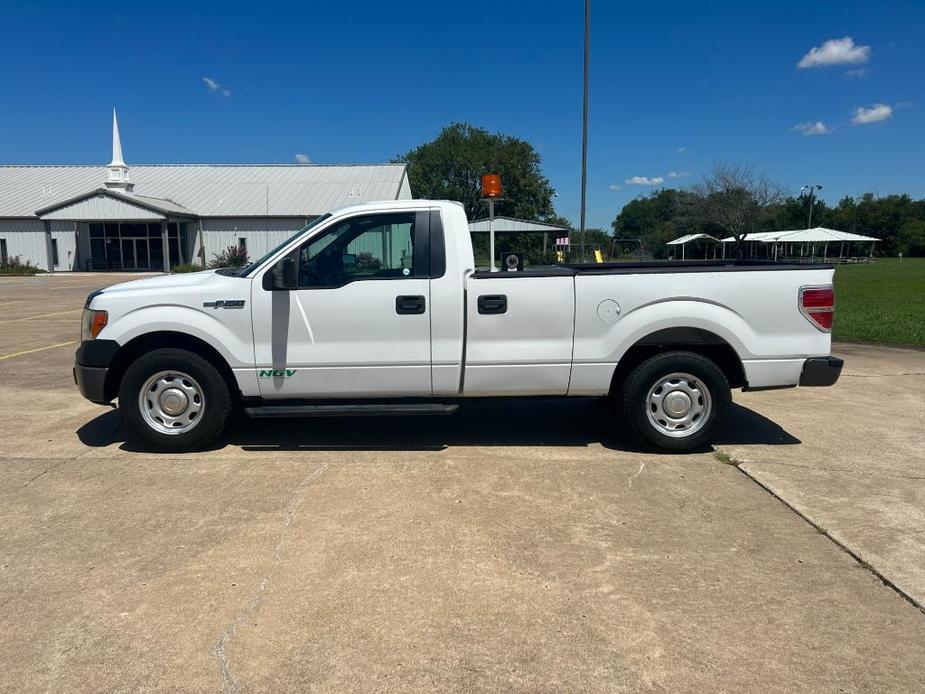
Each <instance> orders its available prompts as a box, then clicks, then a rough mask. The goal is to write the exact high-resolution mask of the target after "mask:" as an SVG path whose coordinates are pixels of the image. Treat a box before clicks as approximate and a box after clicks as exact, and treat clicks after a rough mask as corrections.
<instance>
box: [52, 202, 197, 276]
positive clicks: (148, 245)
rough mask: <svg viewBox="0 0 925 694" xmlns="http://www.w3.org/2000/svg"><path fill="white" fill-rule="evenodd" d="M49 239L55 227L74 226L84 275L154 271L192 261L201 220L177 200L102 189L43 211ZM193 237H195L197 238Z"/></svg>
mask: <svg viewBox="0 0 925 694" xmlns="http://www.w3.org/2000/svg"><path fill="white" fill-rule="evenodd" d="M36 215H37V216H38V217H39V219H40V220H42V221H43V222H44V223H45V229H46V236H49V235H50V228H51V224H52V222H61V221H65V222H73V223H74V231H75V235H76V252H77V258H76V262H75V263H74V267H75V268H76V269H79V270H88V271H90V270H101V271H112V270H131V271H142V270H153V271H162V272H169V271H170V268H171V267H174V266H175V265H180V264H183V263H188V262H190V260H191V258H192V249H193V247H194V245H195V241H196V232H197V230H198V229H197V226H196V224H195V222H196V216H195V215H194V214H192V213H191V212H189V211H188V210H185V209H184V208H183V207H181V206H180V205H177V204H176V203H174V202H173V201H171V200H165V199H161V198H150V197H146V196H141V195H135V194H133V193H128V192H116V191H113V190H111V189H98V190H95V191H92V192H91V193H89V194H86V195H82V196H80V197H77V198H72V199H70V200H65V201H64V202H61V203H58V204H56V205H55V206H53V207H47V208H44V209H42V210H37V211H36ZM191 237H192V238H191Z"/></svg>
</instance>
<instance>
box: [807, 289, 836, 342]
mask: <svg viewBox="0 0 925 694" xmlns="http://www.w3.org/2000/svg"><path fill="white" fill-rule="evenodd" d="M800 313H802V314H803V315H804V316H806V317H807V318H808V319H809V321H810V322H811V323H812V324H813V325H815V326H816V327H817V328H819V329H820V330H823V331H825V332H831V330H832V318H833V317H834V316H835V291H834V290H833V289H832V288H831V287H802V288H801V289H800Z"/></svg>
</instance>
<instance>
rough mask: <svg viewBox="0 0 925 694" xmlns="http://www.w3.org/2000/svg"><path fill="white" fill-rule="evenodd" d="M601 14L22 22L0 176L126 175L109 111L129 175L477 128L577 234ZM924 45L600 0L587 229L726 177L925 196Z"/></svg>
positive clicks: (0, 48) (891, 29)
mask: <svg viewBox="0 0 925 694" xmlns="http://www.w3.org/2000/svg"><path fill="white" fill-rule="evenodd" d="M582 13H583V2H582V0H568V2H566V1H564V0H563V1H562V2H554V1H551V0H549V1H546V2H539V1H537V2H527V1H522V0H508V1H507V2H498V1H497V0H495V1H494V2H482V0H470V1H469V2H466V3H461V2H460V3H453V2H436V1H434V0H431V1H429V2H401V0H395V1H393V2H389V3H385V2H368V1H367V0H351V1H350V2H300V3H298V4H292V5H286V4H275V3H271V2H261V3H253V2H250V3H235V2H223V3H210V4H205V3H192V2H187V3H172V2H159V3H156V4H154V3H119V2H105V3H103V2H96V3H92V4H91V3H57V2H53V1H49V0H46V1H44V2H41V3H17V4H15V5H11V4H8V3H4V5H3V6H2V7H0V65H2V67H0V162H3V163H97V164H100V163H102V164H105V163H107V162H108V156H109V110H110V108H111V107H112V106H116V107H117V108H118V110H119V118H120V123H121V126H122V138H123V146H124V150H125V156H126V161H127V162H128V163H129V164H132V163H135V164H140V163H151V162H158V163H160V162H291V161H293V160H294V157H295V156H296V155H297V154H304V155H306V156H308V157H309V158H310V159H311V161H314V162H319V163H350V162H382V161H387V160H389V159H391V158H392V157H393V156H395V155H397V154H399V153H401V152H404V151H406V150H408V149H409V148H411V147H413V146H415V145H417V144H419V143H421V142H423V141H425V140H428V139H430V138H432V137H433V136H434V135H436V134H437V132H438V131H439V130H440V128H441V127H442V126H444V125H445V124H447V123H449V122H451V121H456V120H458V121H467V122H470V123H473V124H476V125H480V126H483V127H486V128H488V129H490V130H493V131H501V132H504V133H508V134H512V135H516V136H518V137H522V138H525V139H527V140H529V141H530V142H532V143H533V144H534V145H535V146H536V147H537V149H538V150H539V151H540V153H541V155H542V157H543V168H544V171H545V173H546V175H547V176H548V177H549V179H550V181H551V182H552V184H553V186H554V187H555V188H556V190H557V191H558V193H559V197H558V198H557V199H556V205H557V208H558V210H559V212H560V213H561V214H564V215H565V216H567V217H570V218H572V219H573V220H577V216H578V199H579V182H580V171H579V161H580V125H581V59H582V26H583V25H582V22H583V14H582ZM922 27H925V3H922V2H918V3H915V2H865V3H860V2H844V1H842V2H824V1H817V2H805V1H804V2H775V3H741V2H734V3H733V2H729V3H725V2H702V3H700V2H690V1H688V2H667V1H666V2H661V3H623V2H613V1H611V2H604V1H603V0H593V2H592V37H591V41H592V49H591V58H592V65H591V117H590V139H589V186H588V205H589V224H591V225H598V226H606V225H608V224H609V223H610V221H611V220H612V219H613V218H614V215H615V214H616V213H617V212H618V211H619V209H620V208H621V207H622V206H623V205H624V204H625V203H626V202H627V201H628V200H631V199H632V198H633V197H634V196H636V195H639V194H640V193H645V192H648V191H650V190H652V186H651V185H650V184H651V183H653V182H654V183H656V185H658V179H659V178H661V179H663V182H662V183H661V185H669V184H671V185H686V184H688V183H689V182H691V181H694V180H696V179H697V178H698V177H699V176H700V175H702V174H703V172H705V171H707V170H708V169H709V168H710V167H711V165H712V164H713V163H714V162H716V161H720V160H722V161H735V162H741V163H745V164H749V165H752V166H754V167H755V168H756V169H758V170H762V171H766V172H767V173H768V174H770V175H771V176H772V177H774V178H775V179H777V180H779V181H780V182H781V183H783V184H785V185H786V186H789V187H790V188H791V189H792V190H793V192H796V191H797V190H798V189H799V187H800V186H801V185H803V184H806V183H814V184H815V183H820V184H822V185H823V186H824V189H823V197H824V198H826V199H827V200H829V201H830V202H834V201H837V200H838V199H839V198H840V197H841V196H843V195H857V194H860V193H862V192H865V191H873V192H875V193H878V194H881V195H885V194H888V193H893V192H908V193H910V194H912V195H914V196H916V197H925V128H923V126H925V117H923V113H925V93H923V88H925V47H923V43H922ZM846 37H850V39H851V41H850V42H846V41H844V40H843V39H845V38H846ZM833 40H836V41H838V40H840V42H839V43H830V44H828V45H827V44H826V42H827V41H833ZM813 48H817V49H818V50H817V51H816V53H815V54H813V55H812V56H811V57H810V58H807V59H806V61H804V64H808V65H810V66H808V67H802V68H801V67H798V63H799V62H800V61H801V60H803V59H804V56H806V55H807V54H808V53H809V52H810V51H811V49H813ZM204 78H208V79H209V80H211V81H213V82H214V84H213V85H210V84H207V82H206V80H205V79H204ZM859 108H863V109H866V110H864V111H860V112H859V111H857V109H859ZM855 121H857V122H858V124H856V123H855ZM818 123H822V125H821V126H820V125H817V124H818ZM798 125H803V126H804V130H807V131H809V132H810V133H821V132H822V131H825V133H824V134H809V135H806V134H803V132H802V131H800V130H798V129H797V130H794V127H795V126H798ZM671 172H674V174H675V175H676V177H674V178H670V177H669V176H670V173H671ZM635 177H639V178H637V179H636V182H637V183H635V184H634V183H633V182H632V181H633V180H634V178H635ZM644 179H649V180H648V181H646V180H644ZM640 183H641V185H640Z"/></svg>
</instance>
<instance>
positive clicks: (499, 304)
mask: <svg viewBox="0 0 925 694" xmlns="http://www.w3.org/2000/svg"><path fill="white" fill-rule="evenodd" d="M478 304H479V313H483V314H488V315H497V314H499V313H507V296H506V295H505V294H483V295H482V296H480V297H479V301H478Z"/></svg>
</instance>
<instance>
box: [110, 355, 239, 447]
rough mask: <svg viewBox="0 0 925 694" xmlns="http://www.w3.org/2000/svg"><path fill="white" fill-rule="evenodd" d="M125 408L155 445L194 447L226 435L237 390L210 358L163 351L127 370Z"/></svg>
mask: <svg viewBox="0 0 925 694" xmlns="http://www.w3.org/2000/svg"><path fill="white" fill-rule="evenodd" d="M119 412H121V413H122V418H123V420H124V421H125V423H126V425H127V426H128V428H129V429H130V430H131V431H132V433H134V434H135V435H137V436H138V437H139V438H140V439H142V440H143V441H144V442H145V443H147V444H149V445H150V446H152V447H153V448H155V449H157V450H162V451H168V452H181V451H191V450H196V449H200V448H204V447H206V446H208V445H209V444H210V443H212V442H213V441H214V440H215V439H216V437H218V435H219V434H221V433H222V431H223V430H224V428H225V422H226V421H227V419H228V415H229V413H230V412H231V394H230V393H229V391H228V384H227V383H225V379H224V378H222V375H221V374H220V373H219V372H218V370H217V369H216V368H215V367H214V366H213V365H212V364H211V363H210V362H209V361H208V360H206V359H204V358H203V357H201V356H199V355H198V354H195V353H194V352H189V351H187V350H184V349H172V348H171V349H157V350H154V351H152V352H148V353H147V354H145V355H143V356H141V357H139V358H138V359H137V360H136V361H135V362H134V363H132V365H131V366H129V368H128V369H127V370H126V372H125V375H124V376H123V378H122V384H121V386H120V388H119Z"/></svg>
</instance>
